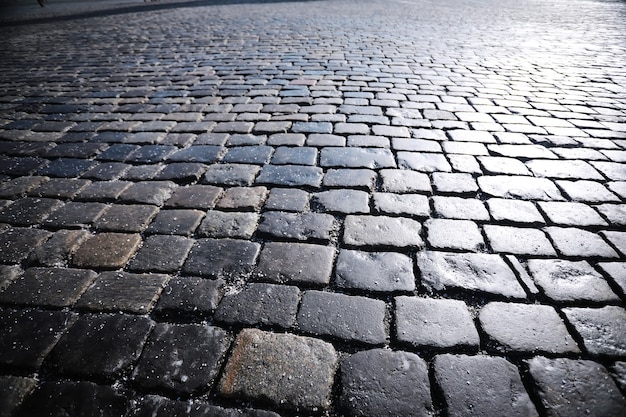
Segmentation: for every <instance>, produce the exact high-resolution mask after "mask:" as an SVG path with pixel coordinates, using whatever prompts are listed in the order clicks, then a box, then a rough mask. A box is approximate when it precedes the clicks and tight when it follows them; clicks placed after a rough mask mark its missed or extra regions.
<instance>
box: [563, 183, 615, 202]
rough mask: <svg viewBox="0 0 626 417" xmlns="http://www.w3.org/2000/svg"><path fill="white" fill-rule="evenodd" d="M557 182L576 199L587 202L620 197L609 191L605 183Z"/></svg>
mask: <svg viewBox="0 0 626 417" xmlns="http://www.w3.org/2000/svg"><path fill="white" fill-rule="evenodd" d="M556 184H557V185H558V186H559V187H561V188H562V189H563V191H564V192H565V194H567V196H568V197H569V198H571V199H572V200H574V201H581V202H586V203H602V202H618V201H619V197H618V196H616V195H615V194H614V193H612V192H611V191H609V189H610V188H611V186H610V184H609V187H608V188H609V189H607V187H606V186H605V185H604V184H601V183H599V182H596V181H588V180H578V181H565V180H562V181H557V182H556Z"/></svg>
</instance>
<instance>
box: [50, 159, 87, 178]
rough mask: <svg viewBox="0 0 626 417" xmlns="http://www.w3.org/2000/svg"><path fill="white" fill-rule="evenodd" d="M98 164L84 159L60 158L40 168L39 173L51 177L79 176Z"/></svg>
mask: <svg viewBox="0 0 626 417" xmlns="http://www.w3.org/2000/svg"><path fill="white" fill-rule="evenodd" d="M97 164H98V163H97V162H93V161H88V160H83V159H73V158H59V159H57V160H54V161H52V162H50V163H49V164H48V165H47V166H46V167H44V168H41V169H39V170H38V171H37V174H38V175H46V176H50V177H62V178H77V177H80V176H81V175H82V174H84V173H85V172H86V171H89V170H90V169H92V168H93V167H95V166H96V165H97Z"/></svg>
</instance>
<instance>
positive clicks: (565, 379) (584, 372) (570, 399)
mask: <svg viewBox="0 0 626 417" xmlns="http://www.w3.org/2000/svg"><path fill="white" fill-rule="evenodd" d="M527 363H528V368H529V371H530V375H531V377H532V378H533V380H534V381H535V382H536V383H537V385H538V390H537V391H538V394H539V398H540V399H541V403H542V405H543V407H544V408H545V410H546V415H548V416H568V415H577V414H581V413H584V414H587V415H596V416H607V417H609V416H615V415H620V414H622V413H623V412H624V411H625V410H626V400H624V397H623V396H622V395H620V393H619V390H618V388H617V386H616V385H615V383H614V382H613V380H612V379H611V377H610V376H609V373H608V372H607V370H606V368H604V367H603V366H602V365H600V364H598V363H595V362H592V361H589V360H574V359H567V358H556V359H551V358H545V357H542V356H538V357H535V358H533V359H530V360H528V361H527Z"/></svg>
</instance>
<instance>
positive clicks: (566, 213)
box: [538, 201, 607, 227]
mask: <svg viewBox="0 0 626 417" xmlns="http://www.w3.org/2000/svg"><path fill="white" fill-rule="evenodd" d="M538 205H539V208H540V209H541V210H542V211H543V212H544V213H545V214H546V216H547V217H548V219H549V220H550V221H551V222H552V223H554V224H556V225H565V226H581V227H584V226H607V223H606V222H605V221H604V220H603V219H602V217H600V215H599V214H598V212H596V211H595V210H594V209H593V208H591V207H589V206H588V205H586V204H583V203H572V202H561V201H543V202H539V203H538Z"/></svg>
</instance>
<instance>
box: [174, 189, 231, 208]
mask: <svg viewBox="0 0 626 417" xmlns="http://www.w3.org/2000/svg"><path fill="white" fill-rule="evenodd" d="M221 192H222V189H221V188H219V187H214V186H212V185H190V186H187V187H178V188H177V189H176V190H175V191H174V194H173V195H172V197H171V198H170V199H169V200H167V202H166V203H165V205H166V206H168V207H181V208H195V209H210V208H213V207H214V206H215V202H216V201H217V199H218V197H219V195H220V193H221Z"/></svg>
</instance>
